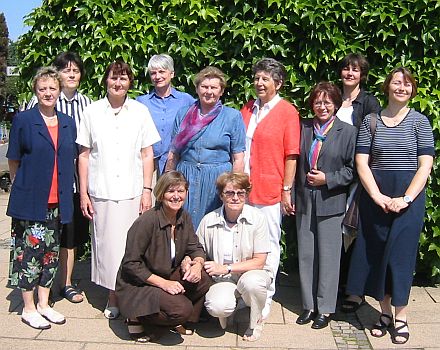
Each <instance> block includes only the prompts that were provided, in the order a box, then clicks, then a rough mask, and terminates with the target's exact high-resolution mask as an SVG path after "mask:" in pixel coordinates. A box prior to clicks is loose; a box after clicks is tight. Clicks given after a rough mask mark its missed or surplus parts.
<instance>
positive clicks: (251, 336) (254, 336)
mask: <svg viewBox="0 0 440 350" xmlns="http://www.w3.org/2000/svg"><path fill="white" fill-rule="evenodd" d="M261 333H263V323H257V325H256V326H255V328H254V329H252V328H248V329H246V332H244V335H243V340H244V341H257V340H258V339H260V338H261Z"/></svg>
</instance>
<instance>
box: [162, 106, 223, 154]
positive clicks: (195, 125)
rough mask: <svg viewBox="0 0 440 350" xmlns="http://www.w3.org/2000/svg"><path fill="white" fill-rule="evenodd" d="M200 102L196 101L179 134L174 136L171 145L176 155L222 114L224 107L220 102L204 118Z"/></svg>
mask: <svg viewBox="0 0 440 350" xmlns="http://www.w3.org/2000/svg"><path fill="white" fill-rule="evenodd" d="M199 107H200V101H196V102H195V103H194V104H193V105H192V106H191V107H189V109H188V111H187V112H186V115H185V117H184V118H183V120H182V123H181V124H180V128H179V132H178V133H177V134H176V136H174V139H173V141H172V143H171V147H170V149H171V151H172V152H175V153H179V154H180V152H182V150H183V148H184V147H185V146H186V145H187V144H188V142H189V141H190V140H191V139H192V138H193V136H194V135H196V134H197V133H198V132H199V131H200V130H202V129H203V128H204V127H205V126H206V125H208V124H209V123H211V122H212V121H213V120H214V119H215V118H216V117H217V116H218V115H219V114H220V112H221V110H222V108H223V105H222V102H221V101H220V100H218V101H217V103H216V104H215V106H214V108H213V109H211V110H210V111H209V112H208V113H207V114H205V116H204V117H201V116H200V108H199Z"/></svg>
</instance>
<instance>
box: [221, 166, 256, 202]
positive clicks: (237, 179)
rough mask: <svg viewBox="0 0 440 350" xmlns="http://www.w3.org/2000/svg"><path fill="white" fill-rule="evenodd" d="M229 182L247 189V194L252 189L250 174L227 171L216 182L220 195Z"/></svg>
mask: <svg viewBox="0 0 440 350" xmlns="http://www.w3.org/2000/svg"><path fill="white" fill-rule="evenodd" d="M228 183H232V184H233V185H234V186H236V187H238V188H241V189H243V190H245V191H246V193H247V194H249V192H250V191H251V189H252V185H251V182H250V180H249V175H248V174H245V173H234V172H232V171H228V172H225V173H223V174H220V176H219V177H218V178H217V181H216V183H215V185H216V187H217V193H218V195H219V196H221V195H222V193H223V190H224V189H225V187H226V185H227V184H228Z"/></svg>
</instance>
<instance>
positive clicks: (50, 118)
mask: <svg viewBox="0 0 440 350" xmlns="http://www.w3.org/2000/svg"><path fill="white" fill-rule="evenodd" d="M43 118H44V119H45V120H54V119H56V118H57V115H56V114H55V115H54V116H52V117H46V116H45V115H43Z"/></svg>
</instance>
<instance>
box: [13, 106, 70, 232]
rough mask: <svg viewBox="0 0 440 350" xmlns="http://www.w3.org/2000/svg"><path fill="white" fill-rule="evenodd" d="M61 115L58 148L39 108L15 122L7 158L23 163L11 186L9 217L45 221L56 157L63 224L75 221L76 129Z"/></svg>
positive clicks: (31, 110) (28, 112)
mask: <svg viewBox="0 0 440 350" xmlns="http://www.w3.org/2000/svg"><path fill="white" fill-rule="evenodd" d="M57 115H58V147H57V149H55V146H54V144H53V142H52V138H51V137H50V134H49V130H48V129H47V126H46V124H45V122H44V120H43V117H42V116H41V114H40V112H39V110H38V106H36V107H34V108H32V109H29V110H27V111H24V112H21V113H19V114H17V115H16V116H15V117H14V119H13V122H12V128H11V132H10V136H9V147H8V152H7V153H6V157H7V158H8V159H10V160H18V161H20V165H19V167H18V169H17V173H16V175H15V180H14V183H13V184H12V189H11V194H10V197H9V204H8V209H7V212H6V214H7V215H9V216H11V217H13V218H16V219H21V220H30V221H42V222H44V221H46V211H47V201H48V198H49V192H50V187H51V184H52V175H53V168H54V165H55V157H56V158H57V164H58V198H59V210H60V216H61V223H63V224H64V223H68V222H70V221H72V215H73V176H74V160H75V158H76V157H77V155H78V148H77V146H76V144H75V140H76V126H75V122H74V120H73V119H72V118H70V117H69V116H68V115H66V114H63V113H60V112H57Z"/></svg>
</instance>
